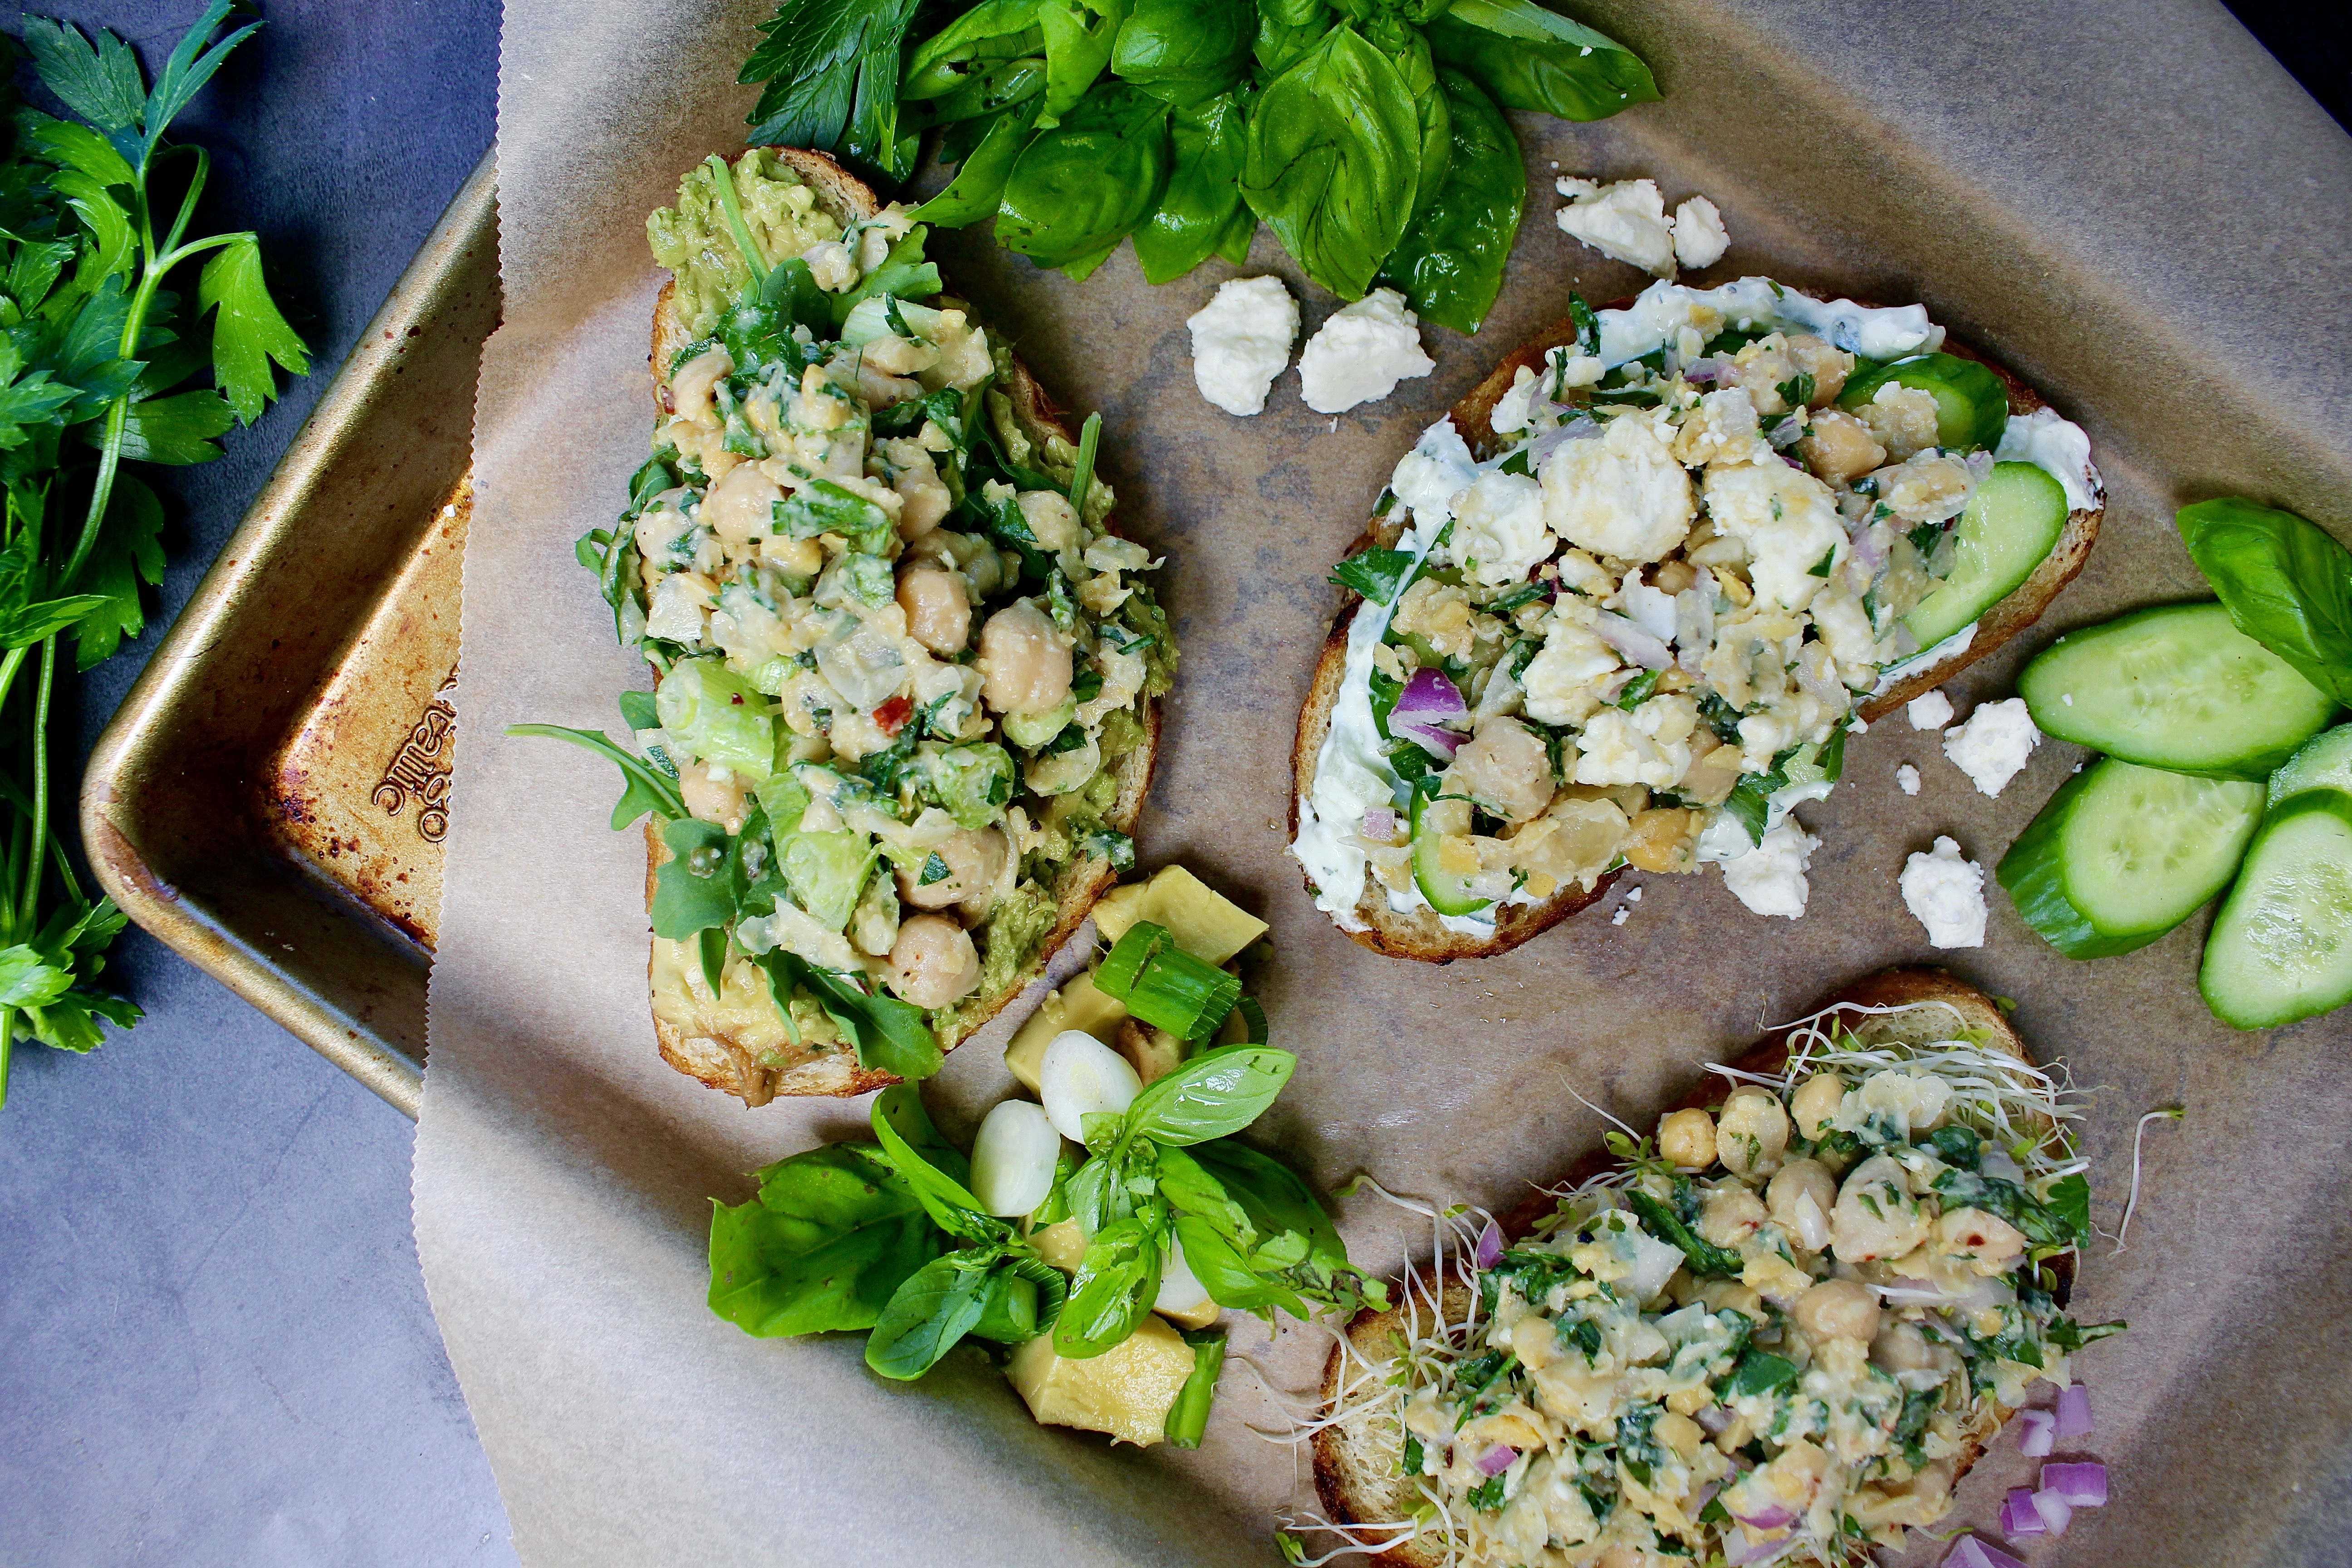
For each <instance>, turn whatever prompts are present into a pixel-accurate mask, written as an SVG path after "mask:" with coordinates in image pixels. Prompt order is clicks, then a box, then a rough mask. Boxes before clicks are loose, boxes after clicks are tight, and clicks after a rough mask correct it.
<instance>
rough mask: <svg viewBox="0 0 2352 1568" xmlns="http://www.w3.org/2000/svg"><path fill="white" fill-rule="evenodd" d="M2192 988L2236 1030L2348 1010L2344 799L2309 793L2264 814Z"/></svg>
mask: <svg viewBox="0 0 2352 1568" xmlns="http://www.w3.org/2000/svg"><path fill="white" fill-rule="evenodd" d="M2197 988H2198V989H2199V990H2200V991H2202V992H2203V993H2204V994H2205V1005H2207V1006H2209V1007H2210V1008H2212V1009H2213V1016H2215V1017H2217V1018H2219V1019H2221V1022H2223V1023H2225V1024H2227V1025H2229V1026H2231V1027H2232V1028H2238V1029H2267V1028H2270V1027H2272V1026H2275V1025H2279V1024H2292V1023H2294V1021H2295V1020H2296V1019H2297V1018H2308V1017H2310V1016H2313V1015H2314V1014H2316V1013H2325V1012H2327V1011H2329V1010H2330V1009H2332V1008H2336V1007H2341V1006H2342V1005H2344V1004H2345V1003H2347V1002H2352V795H2344V794H2342V793H2341V792H2339V791H2336V790H2315V791H2312V792H2310V793H2308V794H2305V795H2301V796H2298V797H2297V798H2296V799H2294V800H2293V801H2291V802H2289V803H2288V804H2287V805H2285V806H2284V807H2282V808H2281V809H2280V810H2278V811H2275V812H2273V813H2272V814H2271V816H2270V818H2269V820H2267V821H2266V822H2264V823H2263V828H2262V831H2261V832H2260V833H2258V834H2256V835H2255V836H2254V846H2253V847H2252V849H2250V850H2248V851H2247V852H2246V865H2245V869H2243V870H2242V871H2241V872H2239V873H2238V884H2237V886H2236V887H2233V888H2231V889H2230V896H2229V898H2228V899H2226V900H2223V901H2222V904H2221V914H2220V915H2219V916H2217V917H2215V919H2214V921H2213V934H2212V935H2211V936H2210V937H2208V938H2206V939H2205V963H2204V964H2203V966H2202V967H2201V968H2200V970H2199V971H2198V974H2197Z"/></svg>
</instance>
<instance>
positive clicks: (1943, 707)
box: [1903, 691, 1952, 730]
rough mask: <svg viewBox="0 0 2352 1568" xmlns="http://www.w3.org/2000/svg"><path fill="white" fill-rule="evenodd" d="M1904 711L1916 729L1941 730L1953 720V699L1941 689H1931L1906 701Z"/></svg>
mask: <svg viewBox="0 0 2352 1568" xmlns="http://www.w3.org/2000/svg"><path fill="white" fill-rule="evenodd" d="M1903 712H1904V716H1905V717H1906V718H1907V719H1909V720H1910V721H1911V728H1913V729H1914V730H1940V729H1942V728H1943V727H1944V726H1945V725H1947V724H1948V723H1950V722H1951V721H1952V700H1951V699H1950V698H1948V697H1947V696H1945V695H1944V694H1943V693H1942V692H1941V691H1930V692H1928V693H1927V695H1926V696H1924V697H1914V698H1913V699H1911V700H1910V701H1908V702H1906V703H1905V704H1904V706H1903Z"/></svg>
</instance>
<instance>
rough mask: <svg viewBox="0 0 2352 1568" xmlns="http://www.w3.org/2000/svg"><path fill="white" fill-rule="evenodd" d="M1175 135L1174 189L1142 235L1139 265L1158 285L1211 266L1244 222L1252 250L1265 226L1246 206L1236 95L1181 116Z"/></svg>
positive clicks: (1173, 122)
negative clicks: (1253, 238) (1209, 261)
mask: <svg viewBox="0 0 2352 1568" xmlns="http://www.w3.org/2000/svg"><path fill="white" fill-rule="evenodd" d="M1129 26H1133V23H1131V22H1130V23H1129ZM1168 132H1169V148H1170V158H1171V162H1170V170H1169V175H1168V188H1167V189H1166V190H1165V191H1163V192H1161V193H1160V202H1159V205H1157V206H1155V207H1153V208H1152V210H1151V216H1150V217H1148V218H1146V219H1145V220H1144V221H1143V222H1142V223H1141V224H1140V225H1139V226H1137V228H1136V229H1135V233H1134V239H1135V258H1136V260H1137V261H1139V262H1140V263H1141V264H1142V267H1143V276H1144V277H1145V278H1146V279H1148V280H1150V282H1153V283H1165V282H1168V281H1169V280H1170V279H1175V278H1181V277H1182V276H1183V275H1184V274H1185V273H1187V272H1190V271H1192V268H1195V267H1198V266H1199V265H1200V264H1201V263H1202V262H1203V261H1206V260H1207V259H1208V258H1210V256H1211V255H1213V254H1214V253H1215V252H1216V251H1217V250H1218V247H1220V246H1221V245H1223V244H1224V243H1225V241H1226V239H1227V237H1228V235H1229V232H1230V231H1231V229H1232V228H1233V226H1234V225H1235V224H1236V223H1240V224H1242V225H1243V226H1244V237H1243V241H1242V243H1243V246H1244V249H1246V247H1247V246H1248V243H1249V241H1248V237H1247V236H1248V234H1249V233H1252V232H1255V229H1256V227H1257V215H1256V214H1255V213H1253V212H1251V211H1250V210H1249V207H1248V205H1247V204H1245V203H1244V201H1243V200H1242V188H1241V184H1240V181H1241V172H1242V147H1243V117H1242V109H1241V105H1240V103H1239V102H1238V101H1237V100H1235V99H1234V96H1233V95H1232V94H1230V93H1223V94H1219V95H1218V96H1216V97H1213V98H1211V99H1209V100H1206V101H1205V102H1202V103H1199V104H1196V105H1193V106H1192V107H1190V108H1182V109H1178V110H1176V111H1175V112H1174V113H1173V114H1172V115H1171V116H1170V118H1169V122H1168Z"/></svg>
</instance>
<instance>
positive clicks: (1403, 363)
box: [1298, 289, 1437, 414]
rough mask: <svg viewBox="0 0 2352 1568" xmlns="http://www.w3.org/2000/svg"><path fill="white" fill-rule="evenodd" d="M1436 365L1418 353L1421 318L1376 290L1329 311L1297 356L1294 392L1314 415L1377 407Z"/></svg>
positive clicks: (1398, 297) (1399, 299)
mask: <svg viewBox="0 0 2352 1568" xmlns="http://www.w3.org/2000/svg"><path fill="white" fill-rule="evenodd" d="M1436 368H1437V362H1436V361H1435V360H1433V359H1431V358H1430V357H1429V356H1428V355H1427V354H1425V353H1422V352H1421V318H1420V317H1418V316H1416V315H1414V314H1413V313H1412V311H1411V310H1406V309H1405V308H1404V296H1403V295H1402V294H1400V293H1398V292H1397V291H1396V290H1395V289H1373V290H1372V291H1371V292H1370V293H1369V294H1367V295H1365V296H1364V297H1363V298H1362V299H1360V300H1357V301H1356V302H1355V303H1354V304H1352V305H1348V306H1343V307H1342V308H1340V309H1339V310H1337V311H1334V312H1333V313H1332V315H1331V317H1330V318H1329V319H1328V321H1325V322H1324V323H1323V325H1322V326H1321V327H1320V328H1318V329H1317V331H1316V333H1315V335H1314V336H1313V337H1311V338H1309V339H1307V350H1306V352H1305V353H1301V354H1300V355H1299V356H1298V386H1299V391H1300V392H1301V393H1302V394H1303V395H1305V397H1306V399H1307V407H1309V408H1312V409H1313V410H1315V412H1316V413H1318V414H1343V413H1345V412H1347V411H1348V410H1349V409H1350V408H1353V407H1355V406H1356V405H1358V404H1360V403H1377V402H1379V401H1380V400H1381V398H1383V397H1386V396H1387V395H1389V394H1390V393H1391V392H1394V391H1395V390H1396V384H1397V383H1398V382H1400V381H1403V380H1405V379H1407V378H1409V377H1412V376H1421V375H1427V374H1429V373H1430V372H1431V371H1433V370H1435V369H1436Z"/></svg>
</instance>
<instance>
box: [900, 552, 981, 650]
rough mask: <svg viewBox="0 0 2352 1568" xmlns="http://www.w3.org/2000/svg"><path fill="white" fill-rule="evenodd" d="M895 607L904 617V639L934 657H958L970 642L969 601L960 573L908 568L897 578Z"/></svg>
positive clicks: (928, 568) (932, 567)
mask: <svg viewBox="0 0 2352 1568" xmlns="http://www.w3.org/2000/svg"><path fill="white" fill-rule="evenodd" d="M898 607H899V608H900V609H901V610H904V611H905V612H906V613H907V635H908V637H913V638H914V639H915V640H916V641H917V642H919V643H921V644H922V645H923V646H924V647H927V648H929V649H930V650H931V651H932V652H933V653H937V654H953V653H961V652H962V651H963V645H964V644H965V643H967V642H969V641H971V596H970V595H967V594H965V592H964V589H963V574H961V573H960V572H949V571H944V570H942V569H941V568H940V567H937V566H929V565H923V566H914V567H910V568H908V570H907V571H905V572H903V573H901V574H899V576H898Z"/></svg>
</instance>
